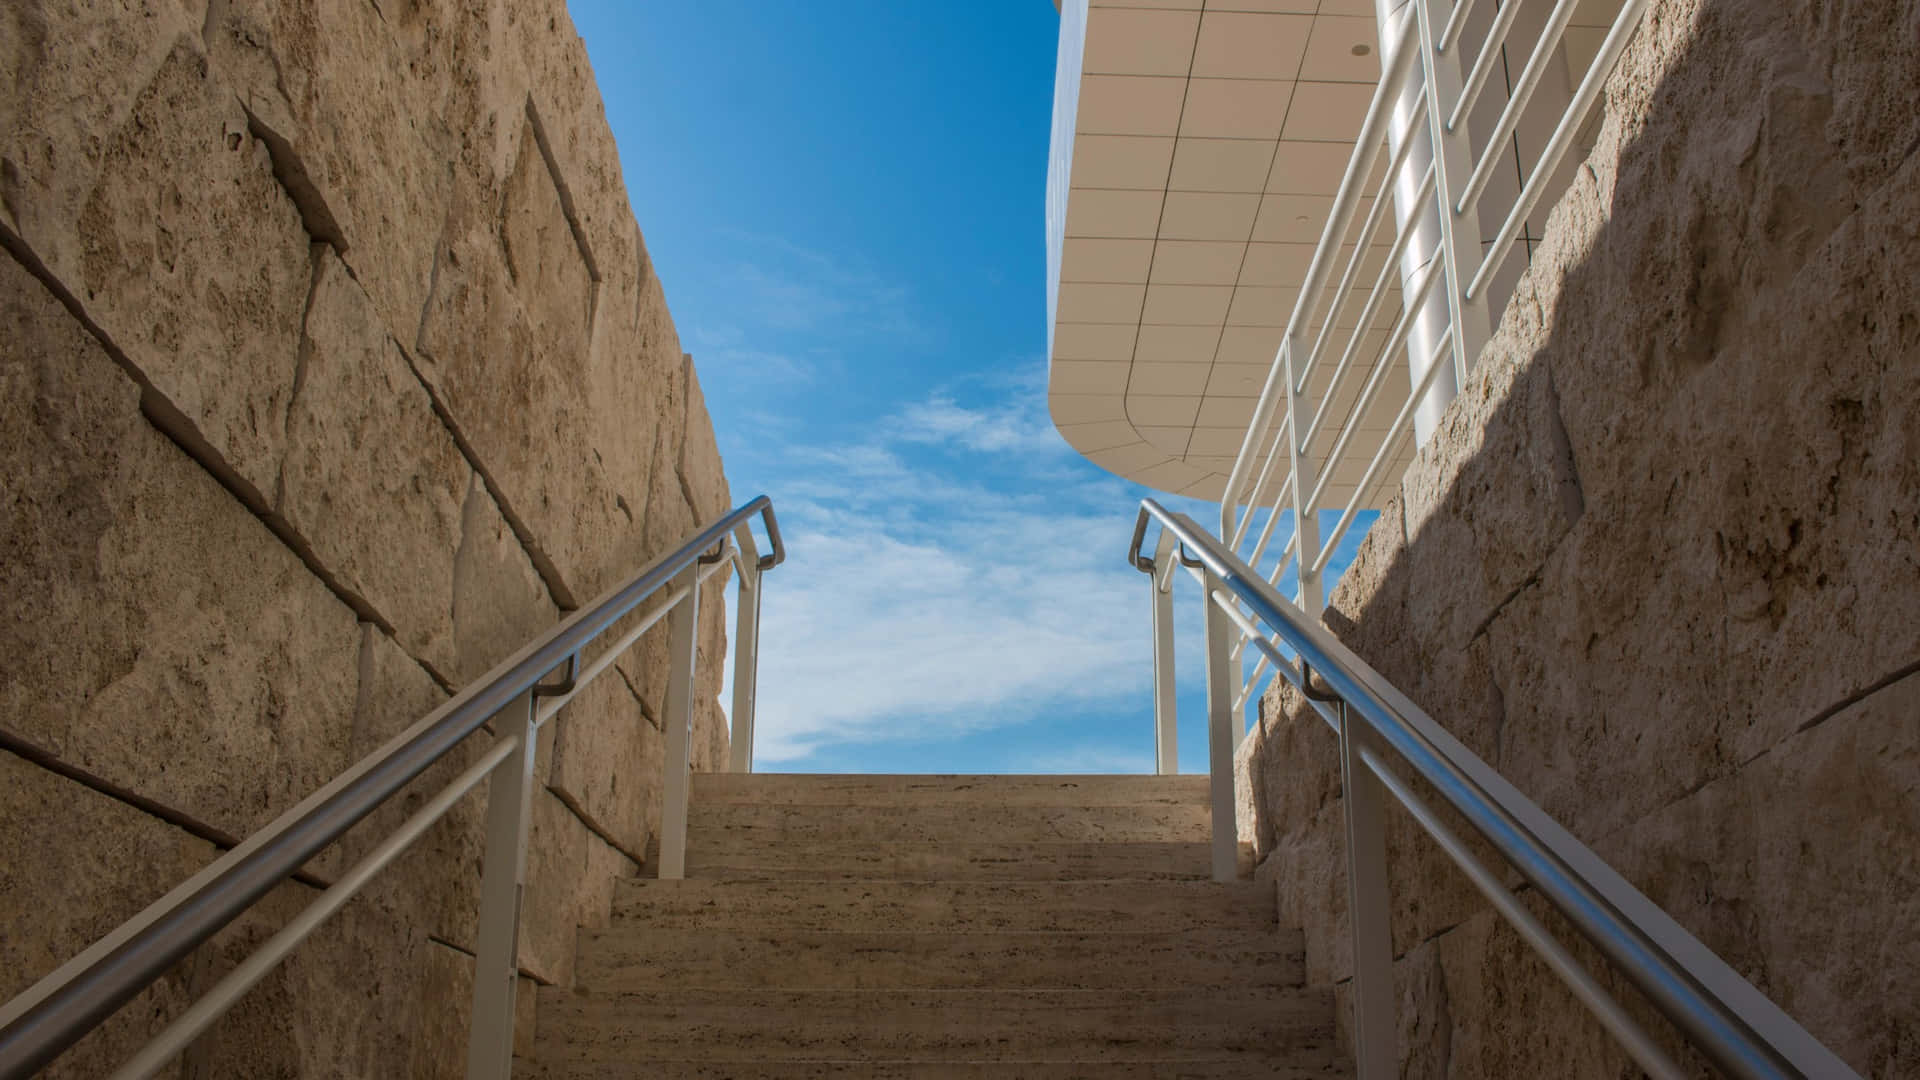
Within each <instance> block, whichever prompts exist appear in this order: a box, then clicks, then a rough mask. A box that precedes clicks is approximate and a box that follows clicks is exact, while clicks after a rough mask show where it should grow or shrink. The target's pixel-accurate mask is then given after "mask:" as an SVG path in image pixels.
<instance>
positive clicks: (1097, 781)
mask: <svg viewBox="0 0 1920 1080" xmlns="http://www.w3.org/2000/svg"><path fill="white" fill-rule="evenodd" d="M1207 789H1208V778H1207V777H1205V776H1099V775H1054V776H1044V775H1035V776H981V775H958V774H956V775H920V774H863V775H846V774H810V773H696V774H694V776H693V785H692V789H691V790H692V800H693V805H694V806H695V807H696V808H700V809H705V808H708V807H714V806H721V805H727V804H742V803H744V804H751V805H764V806H782V805H806V804H810V803H811V804H821V803H829V804H840V805H849V806H916V807H917V806H1080V807H1087V806H1142V805H1148V804H1153V803H1163V804H1169V805H1194V804H1198V805H1205V803H1206V800H1207ZM697 816H698V815H697V814H696V817H697Z"/></svg>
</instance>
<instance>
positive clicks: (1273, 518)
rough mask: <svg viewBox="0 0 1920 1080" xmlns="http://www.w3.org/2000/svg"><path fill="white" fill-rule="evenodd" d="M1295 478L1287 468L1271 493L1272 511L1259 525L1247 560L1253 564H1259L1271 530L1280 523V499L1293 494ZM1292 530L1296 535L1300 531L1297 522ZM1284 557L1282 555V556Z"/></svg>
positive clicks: (1265, 550) (1269, 540)
mask: <svg viewBox="0 0 1920 1080" xmlns="http://www.w3.org/2000/svg"><path fill="white" fill-rule="evenodd" d="M1296 478H1297V475H1296V474H1295V473H1294V471H1293V470H1292V469H1291V468H1289V469H1288V470H1287V477H1286V479H1285V480H1282V481H1280V490H1278V491H1276V492H1274V493H1273V513H1271V514H1268V515H1267V523H1266V524H1265V525H1262V526H1261V527H1260V538H1259V539H1258V540H1257V541H1255V542H1254V545H1253V557H1252V558H1250V559H1248V560H1247V561H1248V562H1250V563H1252V564H1253V565H1255V566H1258V565H1260V557H1261V556H1262V555H1265V554H1266V553H1267V545H1268V544H1270V543H1272V542H1273V530H1274V528H1275V527H1276V526H1277V525H1278V524H1279V523H1280V500H1282V499H1285V498H1287V497H1289V496H1291V495H1292V494H1293V482H1294V480H1295V479H1296ZM1293 532H1294V535H1296V536H1297V535H1299V533H1300V526H1299V524H1298V523H1297V522H1296V523H1295V524H1294V527H1293ZM1289 543H1291V541H1289ZM1284 557H1285V556H1284V555H1283V556H1282V558H1284Z"/></svg>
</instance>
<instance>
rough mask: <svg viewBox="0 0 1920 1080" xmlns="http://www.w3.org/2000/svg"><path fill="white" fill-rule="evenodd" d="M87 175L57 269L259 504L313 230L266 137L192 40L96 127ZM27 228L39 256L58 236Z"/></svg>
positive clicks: (281, 437)
mask: <svg viewBox="0 0 1920 1080" xmlns="http://www.w3.org/2000/svg"><path fill="white" fill-rule="evenodd" d="M89 181H90V182H89V183H88V184H87V186H86V187H85V188H84V190H85V192H86V195H85V198H84V200H83V201H82V203H81V204H80V206H79V207H78V208H77V214H76V215H75V216H73V217H70V218H66V219H64V220H61V221H60V222H59V223H58V227H59V228H64V229H70V230H72V231H73V232H74V233H76V234H77V237H78V238H77V239H74V240H72V241H68V242H67V245H66V246H68V247H70V248H71V249H72V250H75V251H77V253H78V255H79V257H78V259H77V261H76V262H75V263H74V264H73V265H71V266H58V267H56V268H55V272H56V273H57V274H58V275H59V276H60V280H61V281H62V282H63V284H64V286H65V288H66V289H67V291H68V292H70V293H71V294H72V295H73V296H74V297H75V298H76V299H78V301H79V303H80V305H81V307H82V308H83V309H84V310H85V311H86V312H87V315H88V317H89V318H90V319H92V320H93V321H94V322H95V323H97V324H98V325H99V326H100V327H101V328H102V329H103V330H104V331H105V332H106V335H107V336H108V338H109V339H110V340H112V341H113V343H114V345H115V346H116V347H117V348H118V349H119V350H120V352H121V353H122V354H124V356H125V358H126V360H127V361H128V362H129V363H131V364H132V365H133V367H134V368H135V369H136V370H138V371H139V372H140V374H141V378H142V379H144V380H145V381H147V382H148V383H150V384H151V385H152V387H153V388H154V390H155V391H156V392H157V394H159V395H160V396H161V397H162V398H164V400H165V407H164V408H156V410H155V411H156V413H157V414H159V415H161V416H162V417H163V419H166V420H167V422H170V423H172V424H173V425H174V426H175V427H176V428H179V429H180V430H178V431H176V432H175V435H176V437H177V438H180V439H181V440H182V441H184V442H187V443H188V444H189V445H195V444H197V443H204V445H201V446H199V447H198V448H197V449H196V455H197V456H199V455H204V460H207V461H208V462H209V465H210V467H213V468H216V469H218V470H220V471H222V472H229V473H230V474H231V475H232V477H233V478H234V479H235V480H236V481H237V482H238V483H240V484H242V485H244V486H245V487H246V488H248V489H250V491H251V495H250V498H252V499H253V500H254V501H256V503H263V502H264V501H265V498H266V497H268V496H269V495H270V493H271V492H272V491H273V489H274V481H275V480H276V479H277V477H278V474H279V471H280V460H281V455H282V453H283V452H284V449H285V438H286V413H287V406H288V403H289V401H290V400H291V398H292V395H293V390H294V381H295V370H296V365H297V358H298V350H299V332H300V313H301V311H302V310H303V309H304V307H305V305H306V300H307V293H308V286H309V284H310V281H311V278H312V275H313V271H312V266H311V262H310V258H309V253H308V247H309V238H308V236H307V233H306V231H305V230H304V229H303V228H302V227H301V222H300V215H299V212H298V211H297V210H296V209H295V207H294V205H293V202H292V200H291V199H289V198H288V197H287V194H286V192H285V191H284V190H283V189H282V188H281V187H280V185H279V184H278V182H276V181H275V180H274V176H273V163H272V161H271V158H270V155H269V154H268V152H267V148H266V145H265V144H264V143H262V142H261V141H260V140H258V139H255V138H254V137H253V136H251V135H250V134H249V133H248V129H247V121H246V115H245V113H244V112H243V111H242V110H241V108H240V106H239V103H238V102H236V101H235V100H234V99H233V96H232V94H231V93H229V92H228V91H227V90H226V89H225V88H224V87H222V86H220V85H219V84H218V83H217V82H216V81H215V80H214V78H213V77H212V75H211V74H210V72H209V71H208V67H207V61H206V58H205V57H204V56H203V55H201V54H200V53H199V52H197V51H196V49H195V47H194V45H193V43H192V42H191V41H190V40H183V41H182V42H181V43H180V44H179V45H177V46H176V47H175V48H174V49H173V51H172V52H170V53H169V54H168V55H167V58H166V61H165V62H164V63H163V64H161V65H160V67H159V69H158V71H157V72H156V73H155V74H154V76H153V79H152V81H151V82H150V83H148V84H147V85H146V86H145V87H144V88H143V89H142V91H141V93H140V95H139V96H138V97H137V98H136V99H135V100H134V102H133V104H132V107H131V110H130V114H129V115H127V116H126V118H125V121H124V123H123V124H122V125H121V126H120V127H119V129H118V130H116V131H113V132H111V133H110V134H109V135H108V136H107V138H106V146H105V149H104V151H103V152H102V154H101V163H100V168H99V171H98V173H97V175H95V176H93V177H91V178H89ZM69 182H72V181H69ZM46 224H47V226H48V227H49V228H52V227H55V223H54V222H51V221H49V222H46ZM23 239H24V240H25V242H26V244H27V245H28V246H29V247H30V248H32V249H33V250H34V251H35V252H36V253H38V252H39V251H40V250H41V249H42V248H43V247H52V248H55V249H58V248H60V247H61V246H62V244H61V243H60V242H58V241H53V242H49V241H45V240H43V239H42V238H41V234H40V233H39V231H37V230H35V231H29V232H28V233H27V234H26V235H25V236H24V237H23ZM215 357H217V358H218V361H217V362H210V358H215Z"/></svg>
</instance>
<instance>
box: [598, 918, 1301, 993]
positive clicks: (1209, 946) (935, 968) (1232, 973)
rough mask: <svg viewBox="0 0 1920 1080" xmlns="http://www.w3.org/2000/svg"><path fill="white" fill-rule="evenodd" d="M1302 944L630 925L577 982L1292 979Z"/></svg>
mask: <svg viewBox="0 0 1920 1080" xmlns="http://www.w3.org/2000/svg"><path fill="white" fill-rule="evenodd" d="M1302 949H1303V942H1302V938H1301V935H1300V934H1299V933H1298V932H1297V931H1296V932H1292V933H1284V934H1283V933H1266V934H1262V933H1257V932H1256V933H1246V932H1242V931H1220V930H1183V931H1149V932H1145V933H1113V932H1093V933H1059V932H1048V931H1042V932H1038V933H1035V932H1026V933H1007V932H988V933H904V934H903V933H865V932H859V931H847V932H832V931H825V932H822V931H795V930H787V929H779V930H765V931H759V932H747V933H739V932H735V933H716V932H714V931H710V930H659V929H654V928H651V927H641V926H635V925H632V924H627V925H623V926H620V927H616V928H612V929H606V930H588V931H583V932H582V933H581V935H580V943H579V953H578V956H579V959H578V961H577V967H576V972H577V974H576V978H577V979H578V980H579V984H580V985H582V986H588V987H592V988H593V991H594V992H595V993H624V992H627V991H640V990H672V989H674V988H676V987H685V988H698V989H709V990H723V989H729V988H732V989H794V990H828V989H834V990H842V989H844V990H875V989H886V988H889V987H891V988H901V987H913V988H917V989H933V990H968V989H992V988H995V987H999V988H1004V989H1009V990H1021V989H1027V990H1121V989H1154V988H1158V989H1172V988H1174V987H1182V986H1185V987H1194V988H1199V989H1205V988H1210V987H1221V986H1233V987H1249V988H1251V987H1283V986H1298V985H1300V983H1301V981H1302V976H1303V968H1304V959H1303V954H1302Z"/></svg>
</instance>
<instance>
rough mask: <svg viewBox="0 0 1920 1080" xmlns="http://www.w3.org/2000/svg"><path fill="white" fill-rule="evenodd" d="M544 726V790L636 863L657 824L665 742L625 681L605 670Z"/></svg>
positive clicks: (643, 852) (645, 849) (658, 822)
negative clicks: (549, 756) (550, 738)
mask: <svg viewBox="0 0 1920 1080" xmlns="http://www.w3.org/2000/svg"><path fill="white" fill-rule="evenodd" d="M549 723H550V724H551V725H552V726H553V727H554V728H555V734H554V748H553V768H552V771H551V773H550V775H549V777H548V779H547V781H546V783H547V786H548V787H549V788H551V789H552V791H553V793H554V794H556V795H558V796H559V797H560V798H561V800H562V801H563V802H565V803H566V804H567V805H568V806H569V807H571V808H572V809H573V811H574V813H575V814H576V815H578V816H579V817H580V819H581V820H582V821H584V822H586V824H587V826H588V827H589V828H591V829H592V830H593V831H594V832H595V833H596V834H598V835H599V836H600V837H601V838H602V839H604V840H606V841H607V842H608V843H610V844H612V845H613V846H614V847H616V848H618V849H619V850H620V851H621V852H622V853H624V854H625V855H626V856H627V857H628V858H629V859H632V860H633V861H635V862H639V861H641V860H642V859H643V858H644V856H645V854H646V851H647V842H648V841H649V840H650V839H651V838H652V837H653V835H654V833H655V830H657V829H658V828H659V825H660V781H661V772H660V770H661V765H662V762H663V760H664V754H665V744H664V742H663V741H662V739H661V737H660V732H659V730H658V729H657V728H656V727H655V726H654V725H653V724H652V723H651V722H650V721H648V719H647V718H646V716H645V715H643V714H642V713H641V711H640V702H639V700H638V699H637V698H635V697H634V696H633V693H632V691H630V690H629V689H628V688H627V684H626V680H624V679H623V678H621V677H620V673H619V672H618V671H610V672H607V673H606V674H604V675H602V676H600V678H598V679H596V680H594V681H593V682H591V683H589V684H587V686H586V687H585V688H584V689H583V690H582V691H581V692H580V694H579V695H578V696H576V697H575V698H574V699H573V700H572V701H570V702H568V704H567V705H566V707H565V708H563V709H561V710H560V713H559V715H557V716H555V717H554V719H553V720H552V721H550V722H549Z"/></svg>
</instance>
